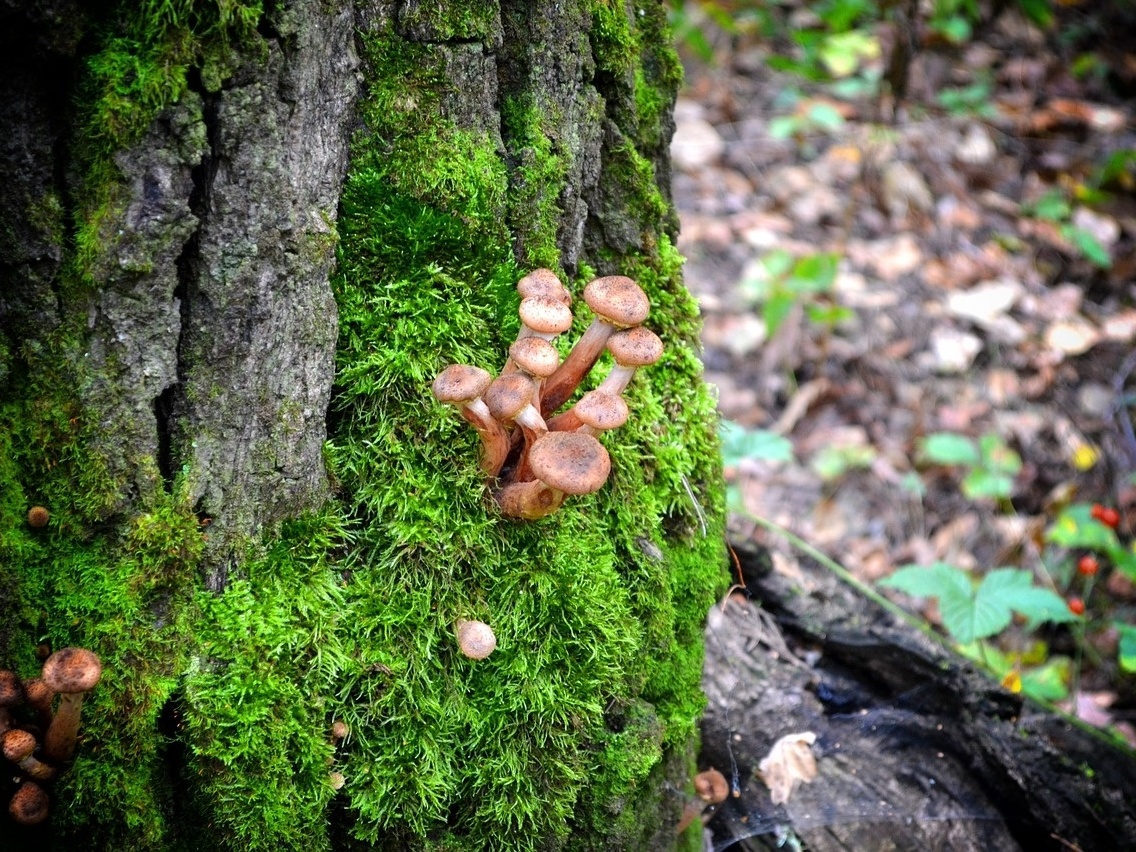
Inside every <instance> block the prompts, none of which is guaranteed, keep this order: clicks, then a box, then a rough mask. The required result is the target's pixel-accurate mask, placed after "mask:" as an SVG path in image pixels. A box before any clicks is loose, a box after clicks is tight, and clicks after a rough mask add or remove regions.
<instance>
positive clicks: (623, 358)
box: [607, 326, 663, 367]
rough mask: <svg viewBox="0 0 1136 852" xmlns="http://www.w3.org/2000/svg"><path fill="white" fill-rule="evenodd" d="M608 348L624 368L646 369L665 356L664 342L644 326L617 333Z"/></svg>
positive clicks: (612, 337)
mask: <svg viewBox="0 0 1136 852" xmlns="http://www.w3.org/2000/svg"><path fill="white" fill-rule="evenodd" d="M607 348H608V351H609V352H610V353H611V354H612V357H614V358H615V362H616V363H617V364H619V365H620V366H622V367H646V366H647V365H648V364H654V363H655V362H656V361H658V360H659V359H660V358H661V357H662V356H663V341H662V340H660V339H659V336H658V335H657V334H655V332H653V331H651V330H650V329H647V328H643V327H642V326H638V327H637V328H628V329H625V330H624V331H617V332H616V333H615V334H613V335H612V336H611V337H610V338H608V341H607Z"/></svg>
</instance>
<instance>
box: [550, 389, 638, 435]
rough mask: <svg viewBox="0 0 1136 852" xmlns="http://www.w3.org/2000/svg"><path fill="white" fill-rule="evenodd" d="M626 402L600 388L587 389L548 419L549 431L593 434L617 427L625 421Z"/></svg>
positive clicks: (626, 414) (626, 412) (626, 413)
mask: <svg viewBox="0 0 1136 852" xmlns="http://www.w3.org/2000/svg"><path fill="white" fill-rule="evenodd" d="M627 416H628V411H627V403H626V402H624V401H623V397H621V396H615V395H613V394H610V393H605V392H604V391H601V390H594V391H588V392H587V393H586V394H584V395H583V396H582V397H580V399H579V401H578V402H577V403H576V404H575V405H573V406H572V407H571V408H569V409H568V410H567V411H565V412H563V413H562V414H557V415H556V416H555V417H553V418H552V419H551V420H549V421H548V431H549V432H583V433H584V434H585V435H595V434H596V433H597V432H606V431H607V430H608V429H618V428H619V427H620V426H622V425H623V424H624V423H626V422H627Z"/></svg>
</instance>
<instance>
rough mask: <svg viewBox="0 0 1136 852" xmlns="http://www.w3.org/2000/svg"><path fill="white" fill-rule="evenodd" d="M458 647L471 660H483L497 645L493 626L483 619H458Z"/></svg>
mask: <svg viewBox="0 0 1136 852" xmlns="http://www.w3.org/2000/svg"><path fill="white" fill-rule="evenodd" d="M455 626H456V628H457V636H458V648H459V649H460V650H461V652H462V654H463V655H464V656H466V657H469V658H470V659H471V660H484V659H485V658H486V657H488V656H489V655H490V654H492V653H493V649H494V648H496V647H497V636H496V634H494V632H493V628H492V627H490V626H489V625H488V624H486V623H485V622H484V621H472V620H467V619H464V618H460V619H458V622H457V624H456V625H455Z"/></svg>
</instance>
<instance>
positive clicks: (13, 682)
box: [0, 669, 26, 707]
mask: <svg viewBox="0 0 1136 852" xmlns="http://www.w3.org/2000/svg"><path fill="white" fill-rule="evenodd" d="M25 698H26V694H25V692H24V684H23V682H22V681H21V680H20V676H19V675H18V674H16V673H15V672H13V671H8V669H0V707H15V706H16V705H17V704H23V703H24V699H25Z"/></svg>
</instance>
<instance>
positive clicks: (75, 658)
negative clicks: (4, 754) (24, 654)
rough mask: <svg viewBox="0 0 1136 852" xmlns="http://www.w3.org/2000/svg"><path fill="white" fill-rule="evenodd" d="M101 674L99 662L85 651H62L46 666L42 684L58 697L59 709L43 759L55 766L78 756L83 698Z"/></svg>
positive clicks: (48, 730) (44, 744)
mask: <svg viewBox="0 0 1136 852" xmlns="http://www.w3.org/2000/svg"><path fill="white" fill-rule="evenodd" d="M102 673H103V666H102V663H101V662H100V661H99V658H98V657H97V656H96V655H95V654H94V652H92V651H88V650H87V649H86V648H61V649H60V650H58V651H56V652H55V653H54V654H52V655H51V656H50V657H48V658H47V662H45V663H44V664H43V682H44V683H46V684H47V686H48V688H49V689H51V690H52V691H53V692H58V693H59V709H57V710H56V711H55V718H54V719H52V720H51V725H50V726H49V727H48V729H47V733H46V734H44V738H43V756H44V757H45V758H46V759H47V760H49V761H51V762H52V763H66V762H67V761H69V760H70V759H71V755H73V754H74V753H75V740H76V738H77V737H78V736H79V718H80V715H81V711H82V707H83V695H84V694H85V693H87V692H90V691H91V690H92V689H94V688H95V684H97V683H98V682H99V679H100V678H101V677H102Z"/></svg>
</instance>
